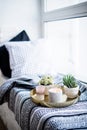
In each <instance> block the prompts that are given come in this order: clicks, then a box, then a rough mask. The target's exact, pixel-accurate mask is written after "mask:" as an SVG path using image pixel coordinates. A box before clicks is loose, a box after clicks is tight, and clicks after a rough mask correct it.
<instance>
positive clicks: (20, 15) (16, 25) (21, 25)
mask: <svg viewBox="0 0 87 130" xmlns="http://www.w3.org/2000/svg"><path fill="white" fill-rule="evenodd" d="M39 8H40V0H0V39H1V40H2V41H3V39H4V40H8V39H9V38H10V37H12V36H14V35H15V34H17V33H18V32H19V31H21V30H23V29H25V30H26V31H27V33H28V34H29V36H30V38H31V39H37V38H39V37H40V35H41V33H40V29H41V28H40V11H39Z"/></svg>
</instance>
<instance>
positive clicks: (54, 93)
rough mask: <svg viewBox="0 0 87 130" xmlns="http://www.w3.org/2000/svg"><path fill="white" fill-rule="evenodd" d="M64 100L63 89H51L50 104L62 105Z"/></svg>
mask: <svg viewBox="0 0 87 130" xmlns="http://www.w3.org/2000/svg"><path fill="white" fill-rule="evenodd" d="M62 99H63V93H62V89H61V88H57V87H55V88H51V89H49V102H53V103H60V102H62Z"/></svg>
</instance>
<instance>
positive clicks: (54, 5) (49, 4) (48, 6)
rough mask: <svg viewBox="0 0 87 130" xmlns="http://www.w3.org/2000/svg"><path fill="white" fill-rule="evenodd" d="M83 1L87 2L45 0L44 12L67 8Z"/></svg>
mask: <svg viewBox="0 0 87 130" xmlns="http://www.w3.org/2000/svg"><path fill="white" fill-rule="evenodd" d="M85 1H87V0H45V11H51V10H54V9H59V8H63V7H67V6H71V5H75V4H78V3H82V2H85Z"/></svg>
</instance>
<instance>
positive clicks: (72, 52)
mask: <svg viewBox="0 0 87 130" xmlns="http://www.w3.org/2000/svg"><path fill="white" fill-rule="evenodd" d="M45 37H47V38H48V39H50V40H51V39H55V40H54V43H53V44H54V45H55V44H57V45H56V50H58V51H55V53H56V54H55V56H57V59H56V67H58V68H56V69H57V70H58V71H60V72H64V71H65V72H70V73H71V72H72V73H73V74H75V75H76V76H77V77H78V78H80V79H83V80H87V73H85V71H86V67H87V60H86V55H87V17H84V18H78V19H70V20H61V21H54V22H47V23H45ZM50 46H51V44H50Z"/></svg>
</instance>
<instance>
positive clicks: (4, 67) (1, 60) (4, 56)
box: [0, 30, 30, 78]
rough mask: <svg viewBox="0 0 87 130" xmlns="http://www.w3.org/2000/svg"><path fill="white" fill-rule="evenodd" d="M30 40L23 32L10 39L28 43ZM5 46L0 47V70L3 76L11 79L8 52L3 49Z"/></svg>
mask: <svg viewBox="0 0 87 130" xmlns="http://www.w3.org/2000/svg"><path fill="white" fill-rule="evenodd" d="M29 40H30V38H29V36H28V35H27V33H26V32H25V31H24V30H23V31H22V32H20V33H19V34H18V35H17V36H15V38H13V39H11V40H10V41H11V43H10V44H12V41H15V42H16V41H29ZM20 43H21V42H20ZM5 44H6V43H5ZM5 44H4V45H2V46H0V69H1V72H2V73H3V75H4V76H6V77H8V78H10V77H11V68H10V64H9V63H10V61H9V54H8V50H7V49H6V47H5Z"/></svg>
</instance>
